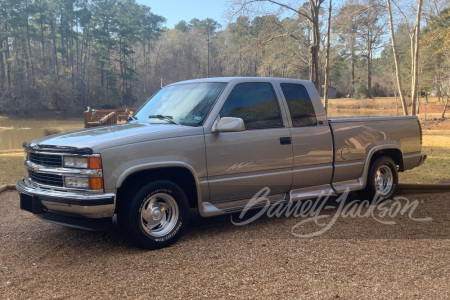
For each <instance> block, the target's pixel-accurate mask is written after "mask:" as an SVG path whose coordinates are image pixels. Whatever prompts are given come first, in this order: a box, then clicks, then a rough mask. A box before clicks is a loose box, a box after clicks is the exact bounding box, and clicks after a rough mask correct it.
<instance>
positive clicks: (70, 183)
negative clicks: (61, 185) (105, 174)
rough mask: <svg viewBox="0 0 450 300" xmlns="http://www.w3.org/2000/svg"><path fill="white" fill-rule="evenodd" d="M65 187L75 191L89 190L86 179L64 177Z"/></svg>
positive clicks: (87, 179)
mask: <svg viewBox="0 0 450 300" xmlns="http://www.w3.org/2000/svg"><path fill="white" fill-rule="evenodd" d="M65 181H66V187H68V188H77V189H89V178H87V177H66V178H65Z"/></svg>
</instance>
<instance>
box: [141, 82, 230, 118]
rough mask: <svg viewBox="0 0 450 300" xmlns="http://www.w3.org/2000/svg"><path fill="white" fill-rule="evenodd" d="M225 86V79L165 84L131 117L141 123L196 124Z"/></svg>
mask: <svg viewBox="0 0 450 300" xmlns="http://www.w3.org/2000/svg"><path fill="white" fill-rule="evenodd" d="M225 85H226V83H224V82H202V83H186V84H178V85H173V86H167V87H164V88H163V89H161V90H160V91H159V92H158V93H156V94H155V95H154V96H153V97H152V98H150V99H149V100H148V101H147V102H146V103H145V104H144V105H143V106H142V107H141V108H140V109H139V110H138V111H137V112H136V113H135V114H134V116H133V117H134V119H137V120H138V121H141V122H142V121H148V122H150V123H167V124H171V123H173V124H177V123H179V124H181V125H188V126H199V125H201V124H202V123H203V120H204V119H205V118H206V116H207V115H208V113H209V111H210V110H211V108H212V106H213V104H214V102H215V101H216V99H217V97H218V96H219V94H220V92H222V90H223V88H224V87H225ZM171 120H173V121H172V122H171Z"/></svg>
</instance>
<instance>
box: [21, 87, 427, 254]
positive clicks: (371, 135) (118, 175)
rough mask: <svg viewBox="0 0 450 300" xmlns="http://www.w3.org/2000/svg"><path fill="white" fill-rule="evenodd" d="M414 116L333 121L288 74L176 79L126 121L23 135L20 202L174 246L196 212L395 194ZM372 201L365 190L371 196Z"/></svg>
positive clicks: (415, 148) (413, 155)
mask: <svg viewBox="0 0 450 300" xmlns="http://www.w3.org/2000/svg"><path fill="white" fill-rule="evenodd" d="M421 140H422V133H421V127H420V123H419V121H418V119H417V118H416V117H382V118H347V119H328V118H327V116H326V114H325V111H324V109H323V106H322V102H321V99H320V97H319V94H318V93H317V90H316V89H315V88H314V85H313V84H312V83H311V82H309V81H305V80H294V79H282V78H210V79H199V80H190V81H183V82H179V83H175V84H171V85H168V86H166V87H164V88H163V89H161V90H160V91H159V92H158V93H156V94H155V95H154V96H153V97H152V98H151V99H149V100H148V101H147V102H146V103H145V104H144V105H143V106H142V107H141V108H140V109H139V110H138V111H137V112H136V113H135V114H134V115H133V117H131V118H130V120H128V122H127V123H126V124H122V125H114V126H105V127H97V128H91V129H85V130H79V131H74V132H69V133H62V134H58V135H53V136H48V137H43V138H40V139H37V140H34V141H32V142H29V143H24V147H25V150H26V160H25V166H26V168H27V170H28V177H27V178H25V179H23V180H20V181H18V182H17V185H16V187H17V190H18V191H19V193H20V207H21V208H22V209H23V210H27V211H30V212H32V213H33V214H35V215H37V216H38V217H39V218H41V219H43V220H46V221H49V222H53V223H58V224H63V225H67V226H73V227H78V228H84V229H91V230H106V229H108V228H110V227H111V225H112V224H113V223H115V221H116V222H117V225H118V227H119V229H120V230H121V231H123V232H124V235H125V237H126V238H127V239H129V240H130V241H132V242H133V243H135V244H137V245H138V246H141V247H144V248H149V249H155V248H161V247H165V246H168V245H170V244H172V243H174V242H175V241H176V240H177V239H178V238H179V237H180V236H181V235H182V233H183V231H184V229H185V228H186V226H187V223H188V217H189V209H190V208H197V209H198V211H199V212H200V214H201V216H204V217H209V216H216V215H220V214H226V213H232V212H239V211H242V210H243V208H244V207H245V205H246V204H247V203H248V201H249V199H251V198H252V197H253V196H254V195H255V194H256V193H258V191H260V190H261V189H263V188H269V189H270V195H269V196H268V199H269V200H271V201H280V200H283V201H286V202H288V201H298V200H302V199H308V198H309V199H311V198H314V197H317V196H318V195H320V194H321V193H332V194H339V193H342V192H344V191H345V190H346V189H347V188H348V189H349V190H351V191H357V190H361V191H362V192H363V195H365V196H367V197H370V199H372V198H371V197H373V196H374V195H377V196H378V197H380V198H382V199H387V198H389V197H391V196H392V195H393V194H394V192H395V189H396V186H397V172H398V171H400V172H401V171H405V170H409V169H412V168H414V167H417V166H419V165H420V164H422V163H423V162H424V160H425V159H426V155H424V154H422V153H421V147H422V146H421V144H422V141H421ZM367 199H369V198H367Z"/></svg>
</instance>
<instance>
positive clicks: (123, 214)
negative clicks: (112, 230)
mask: <svg viewBox="0 0 450 300" xmlns="http://www.w3.org/2000/svg"><path fill="white" fill-rule="evenodd" d="M130 200H131V202H129V203H123V204H122V205H121V209H120V210H119V212H118V214H117V223H118V226H119V229H120V230H121V231H122V233H123V234H124V237H125V238H126V239H127V240H128V241H130V242H131V243H133V244H135V245H137V246H138V247H141V248H145V249H159V248H164V247H168V246H170V245H172V244H173V243H175V242H176V241H177V240H178V239H179V238H180V237H181V236H182V235H183V233H184V230H185V229H186V227H187V224H188V220H189V204H188V200H187V197H186V194H185V193H184V191H183V190H182V189H181V188H180V187H179V186H178V185H176V184H175V183H173V182H171V181H165V180H160V181H154V182H151V183H148V184H146V185H144V186H143V187H141V189H139V190H138V191H137V192H136V193H135V194H134V195H133V196H132V197H131V199H130Z"/></svg>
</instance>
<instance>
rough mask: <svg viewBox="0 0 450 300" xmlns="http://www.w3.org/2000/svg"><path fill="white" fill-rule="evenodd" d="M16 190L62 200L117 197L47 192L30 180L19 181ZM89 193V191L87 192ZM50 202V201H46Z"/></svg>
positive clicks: (110, 194) (111, 195) (112, 194)
mask: <svg viewBox="0 0 450 300" xmlns="http://www.w3.org/2000/svg"><path fill="white" fill-rule="evenodd" d="M16 188H17V190H18V191H19V192H22V193H25V194H29V195H36V196H44V197H45V196H47V197H53V198H62V199H74V200H87V201H89V200H101V199H107V198H112V197H116V194H114V193H107V194H89V193H85V194H81V193H75V192H72V191H71V192H63V191H58V190H46V189H42V188H40V187H38V186H36V185H35V184H34V183H31V184H30V181H29V180H23V181H22V180H19V181H18V182H17V184H16ZM86 192H87V191H86ZM45 201H49V200H45Z"/></svg>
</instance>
